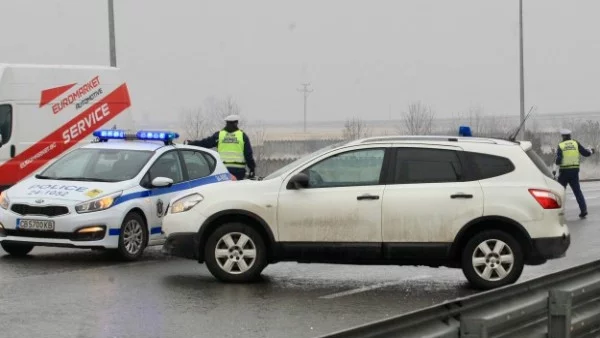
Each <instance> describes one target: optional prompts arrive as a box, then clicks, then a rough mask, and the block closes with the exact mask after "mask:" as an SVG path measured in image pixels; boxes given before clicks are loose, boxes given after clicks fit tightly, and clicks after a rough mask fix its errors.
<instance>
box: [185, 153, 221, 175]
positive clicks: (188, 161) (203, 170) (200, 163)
mask: <svg viewBox="0 0 600 338" xmlns="http://www.w3.org/2000/svg"><path fill="white" fill-rule="evenodd" d="M181 155H182V156H183V163H185V167H186V169H187V173H188V177H189V179H190V180H195V179H198V178H202V177H206V176H208V175H210V174H211V173H212V172H213V170H214V166H215V162H214V159H213V161H212V163H211V162H209V158H210V159H212V157H211V156H209V155H206V154H204V153H203V152H200V151H194V150H182V151H181Z"/></svg>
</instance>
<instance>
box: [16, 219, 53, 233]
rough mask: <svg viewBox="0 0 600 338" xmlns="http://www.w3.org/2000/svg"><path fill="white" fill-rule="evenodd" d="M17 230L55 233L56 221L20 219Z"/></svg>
mask: <svg viewBox="0 0 600 338" xmlns="http://www.w3.org/2000/svg"><path fill="white" fill-rule="evenodd" d="M17 229H20V230H37V231H54V221H46V220H37V219H18V220H17Z"/></svg>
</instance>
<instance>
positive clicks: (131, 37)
mask: <svg viewBox="0 0 600 338" xmlns="http://www.w3.org/2000/svg"><path fill="white" fill-rule="evenodd" d="M115 2H116V4H115V12H116V13H115V14H116V21H117V23H116V31H117V60H118V66H119V67H121V68H122V69H123V71H124V75H125V76H126V79H127V81H128V83H129V84H130V88H131V92H132V99H133V100H134V101H133V104H134V109H136V112H137V113H138V114H139V113H145V114H148V116H150V118H151V120H152V121H159V120H160V119H164V116H165V114H170V113H174V114H173V115H175V116H176V114H177V113H178V112H179V111H180V110H181V108H184V107H193V106H196V105H199V104H201V103H202V101H203V100H204V98H206V97H207V96H210V95H216V96H224V95H227V94H231V95H233V96H234V97H235V98H236V99H237V100H238V102H239V104H240V105H241V107H242V113H243V114H244V115H245V116H246V117H247V118H248V119H250V120H257V119H263V120H273V121H292V120H294V121H300V120H301V118H302V94H301V93H299V92H297V91H296V89H297V88H299V87H300V83H301V82H303V81H311V82H312V88H314V90H315V91H314V92H313V93H312V94H311V96H310V98H309V120H313V121H314V120H343V119H345V118H346V117H349V116H359V117H362V118H367V119H387V118H388V115H389V109H390V105H391V108H392V117H397V116H398V113H399V111H401V110H402V109H404V107H405V106H406V104H407V103H408V102H409V101H411V100H422V101H424V102H425V103H428V104H430V105H431V106H432V107H433V108H434V109H435V110H436V111H437V113H438V116H444V115H446V116H447V115H450V114H451V113H454V112H458V111H461V110H463V111H464V110H466V109H467V108H468V107H469V106H470V105H482V106H483V107H484V109H485V110H486V112H487V113H498V114H514V115H518V113H519V87H518V79H519V78H518V1H517V0H496V1H482V0H471V1H466V0H464V1H463V0H461V1H459V0H411V1H408V0H389V1H383V0H374V1H366V0H363V1H350V0H335V1H334V0H304V1H284V0H269V1H267V0H260V1H259V0H254V1H241V0H236V1H201V0H196V1H192V0H190V1H183V0H172V1H164V0H161V1H158V0H115ZM524 2H525V6H524V15H525V46H526V48H525V58H526V60H525V62H526V74H525V75H526V96H527V100H526V106H527V107H529V106H530V105H533V104H536V105H537V106H538V113H539V114H544V113H554V112H562V111H591V110H598V109H599V108H600V34H598V32H600V22H599V21H598V19H597V16H598V13H600V1H598V0H577V1H566V0H564V1H557V0H525V1H524ZM106 3H107V2H106V1H105V0H94V1H92V0H85V1H83V0H0V13H2V19H1V20H0V32H2V33H1V35H0V62H9V63H10V62H12V63H49V64H102V65H106V64H108V62H109V58H108V57H109V54H108V33H107V31H108V29H107V17H106V15H107V14H106V13H107V8H106V7H107V5H106Z"/></svg>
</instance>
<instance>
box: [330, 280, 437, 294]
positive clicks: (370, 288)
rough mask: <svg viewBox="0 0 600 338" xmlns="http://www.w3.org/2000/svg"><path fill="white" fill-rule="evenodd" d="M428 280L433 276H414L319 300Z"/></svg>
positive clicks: (343, 292)
mask: <svg viewBox="0 0 600 338" xmlns="http://www.w3.org/2000/svg"><path fill="white" fill-rule="evenodd" d="M427 278H431V276H429V275H421V276H414V277H410V278H405V279H402V280H398V281H393V282H385V283H378V284H373V285H369V286H363V287H360V288H356V289H351V290H348V291H342V292H337V293H333V294H330V295H327V296H321V297H319V298H321V299H333V298H338V297H344V296H350V295H354V294H357V293H361V292H365V291H371V290H375V289H379V288H383V287H386V286H392V285H398V284H402V283H404V282H406V281H413V280H420V279H427Z"/></svg>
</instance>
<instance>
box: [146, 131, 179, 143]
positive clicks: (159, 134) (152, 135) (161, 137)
mask: <svg viewBox="0 0 600 338" xmlns="http://www.w3.org/2000/svg"><path fill="white" fill-rule="evenodd" d="M136 136H137V139H138V140H151V141H164V142H168V141H172V140H174V139H177V138H179V134H177V133H175V132H172V131H154V130H148V131H142V130H141V131H138V132H137V134H136Z"/></svg>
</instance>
